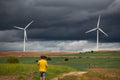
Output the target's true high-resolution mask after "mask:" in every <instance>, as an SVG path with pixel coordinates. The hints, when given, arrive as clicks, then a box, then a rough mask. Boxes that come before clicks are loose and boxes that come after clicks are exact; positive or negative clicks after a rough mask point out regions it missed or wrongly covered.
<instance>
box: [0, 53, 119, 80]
mask: <svg viewBox="0 0 120 80" xmlns="http://www.w3.org/2000/svg"><path fill="white" fill-rule="evenodd" d="M56 56H57V57H52V56H48V57H50V58H51V60H50V61H48V64H49V67H48V72H47V79H50V78H52V77H54V76H57V75H58V74H61V73H65V72H70V71H75V70H87V69H88V68H118V69H119V68H120V64H119V62H120V52H94V53H82V54H69V55H68V54H67V55H56ZM65 57H67V58H69V60H68V61H64V59H65ZM17 58H18V59H19V61H20V64H6V61H7V59H8V57H1V58H0V75H27V74H29V73H30V72H36V73H35V76H34V80H39V72H38V67H37V63H36V60H38V59H39V57H17ZM62 65H63V66H62ZM93 75H94V73H93ZM96 76H97V74H96ZM98 76H99V74H98ZM22 78H23V77H22ZM72 79H73V80H74V77H71V78H70V79H69V80H72ZM60 80H66V79H64V78H63V79H60ZM81 80H84V77H83V79H81ZM106 80H107V79H106ZM108 80H109V79H108Z"/></svg>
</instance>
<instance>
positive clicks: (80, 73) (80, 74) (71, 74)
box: [51, 72, 87, 80]
mask: <svg viewBox="0 0 120 80" xmlns="http://www.w3.org/2000/svg"><path fill="white" fill-rule="evenodd" d="M85 73H87V72H69V73H64V74H61V75H58V76H57V77H54V78H52V79H51V80H58V78H64V77H69V76H82V75H83V74H85Z"/></svg>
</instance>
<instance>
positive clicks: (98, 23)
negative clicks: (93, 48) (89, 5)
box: [97, 16, 101, 28]
mask: <svg viewBox="0 0 120 80" xmlns="http://www.w3.org/2000/svg"><path fill="white" fill-rule="evenodd" d="M100 18H101V16H99V17H98V22H97V28H99V25H100Z"/></svg>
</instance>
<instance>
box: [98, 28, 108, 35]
mask: <svg viewBox="0 0 120 80" xmlns="http://www.w3.org/2000/svg"><path fill="white" fill-rule="evenodd" d="M99 30H100V31H101V32H102V33H103V34H104V35H106V36H107V37H108V35H107V34H106V33H105V32H104V31H103V30H102V29H100V28H99Z"/></svg>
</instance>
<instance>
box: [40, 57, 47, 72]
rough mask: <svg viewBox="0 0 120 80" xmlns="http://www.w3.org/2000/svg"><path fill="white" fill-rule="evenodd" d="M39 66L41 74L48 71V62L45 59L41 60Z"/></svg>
mask: <svg viewBox="0 0 120 80" xmlns="http://www.w3.org/2000/svg"><path fill="white" fill-rule="evenodd" d="M38 65H39V71H40V72H46V70H47V61H46V60H44V59H41V60H39V61H38Z"/></svg>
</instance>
